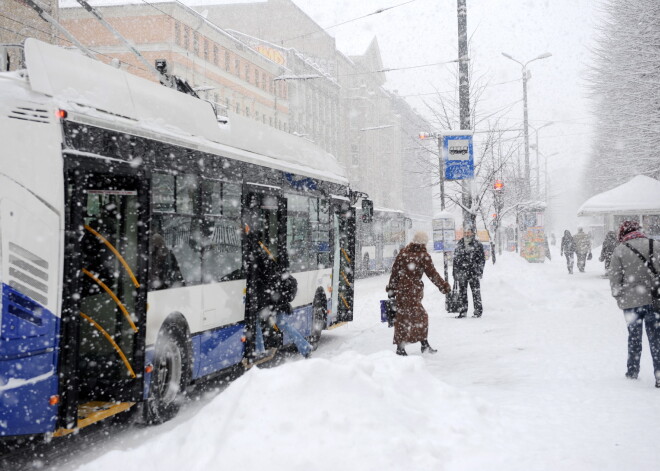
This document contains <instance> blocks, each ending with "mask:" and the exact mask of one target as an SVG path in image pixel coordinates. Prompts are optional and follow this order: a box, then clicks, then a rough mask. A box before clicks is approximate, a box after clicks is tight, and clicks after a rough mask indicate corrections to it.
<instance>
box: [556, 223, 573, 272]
mask: <svg viewBox="0 0 660 471" xmlns="http://www.w3.org/2000/svg"><path fill="white" fill-rule="evenodd" d="M559 255H560V256H561V255H565V256H566V267H567V268H568V273H570V274H573V265H574V264H575V241H574V240H573V236H572V235H571V232H570V231H569V230H568V229H566V230H565V231H564V237H562V238H561V248H560V249H559Z"/></svg>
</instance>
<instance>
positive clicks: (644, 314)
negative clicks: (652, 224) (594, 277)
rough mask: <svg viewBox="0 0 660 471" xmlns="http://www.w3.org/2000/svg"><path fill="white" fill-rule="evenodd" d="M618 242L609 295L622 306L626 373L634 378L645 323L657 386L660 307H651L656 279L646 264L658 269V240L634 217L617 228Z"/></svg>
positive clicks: (658, 375) (659, 379) (637, 373)
mask: <svg viewBox="0 0 660 471" xmlns="http://www.w3.org/2000/svg"><path fill="white" fill-rule="evenodd" d="M619 242H620V244H619V245H617V246H616V248H615V249H614V251H613V252H612V258H611V261H610V271H609V277H610V287H611V288H612V296H614V299H616V302H617V304H618V306H619V308H620V309H623V316H624V319H625V321H626V324H627V326H628V369H627V371H626V377H627V378H630V379H637V376H638V375H639V363H640V358H641V355H642V324H643V323H646V336H647V337H648V340H649V346H650V349H651V358H652V359H653V371H654V374H655V387H656V388H660V309H657V308H655V307H654V305H653V294H652V290H653V289H654V288H655V289H657V285H656V283H657V279H656V278H655V277H654V275H653V273H652V271H651V270H650V269H649V268H648V265H647V263H649V262H650V263H652V264H653V267H654V268H655V270H656V272H659V273H660V254H658V252H660V244H657V243H655V241H652V240H649V239H648V238H647V237H646V236H645V235H644V234H643V233H642V232H641V228H640V226H639V223H637V222H636V221H624V222H623V224H622V225H621V228H620V229H619ZM651 251H653V257H651ZM642 258H643V259H644V260H642Z"/></svg>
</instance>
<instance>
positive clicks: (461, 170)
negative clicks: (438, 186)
mask: <svg viewBox="0 0 660 471" xmlns="http://www.w3.org/2000/svg"><path fill="white" fill-rule="evenodd" d="M442 156H443V158H444V161H445V180H465V179H468V178H474V151H473V149H472V131H456V132H453V133H447V134H443V136H442Z"/></svg>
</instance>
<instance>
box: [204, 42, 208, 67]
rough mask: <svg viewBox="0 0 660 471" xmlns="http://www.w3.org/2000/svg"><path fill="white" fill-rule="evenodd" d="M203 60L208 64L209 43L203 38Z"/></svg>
mask: <svg viewBox="0 0 660 471" xmlns="http://www.w3.org/2000/svg"><path fill="white" fill-rule="evenodd" d="M204 60H205V61H207V62H208V60H209V41H208V39H206V38H204Z"/></svg>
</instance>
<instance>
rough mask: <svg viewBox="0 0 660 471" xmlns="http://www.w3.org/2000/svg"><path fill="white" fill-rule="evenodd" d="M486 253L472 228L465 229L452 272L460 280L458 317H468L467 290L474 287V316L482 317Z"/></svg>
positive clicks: (455, 253)
mask: <svg viewBox="0 0 660 471" xmlns="http://www.w3.org/2000/svg"><path fill="white" fill-rule="evenodd" d="M485 264H486V255H485V254H484V247H483V245H481V242H479V241H478V240H477V239H476V238H475V237H474V232H473V231H472V230H471V229H467V230H466V231H465V236H464V237H463V238H462V239H461V240H459V241H458V244H456V250H455V251H454V266H453V270H452V273H453V275H454V279H456V281H458V289H459V293H460V298H461V304H462V307H461V311H460V312H459V314H458V316H457V317H459V318H460V317H466V316H467V310H468V298H467V290H468V286H470V288H471V289H472V301H473V304H474V317H481V315H482V314H483V305H482V303H481V284H480V281H479V280H481V277H482V276H483V274H484V265H485Z"/></svg>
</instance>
